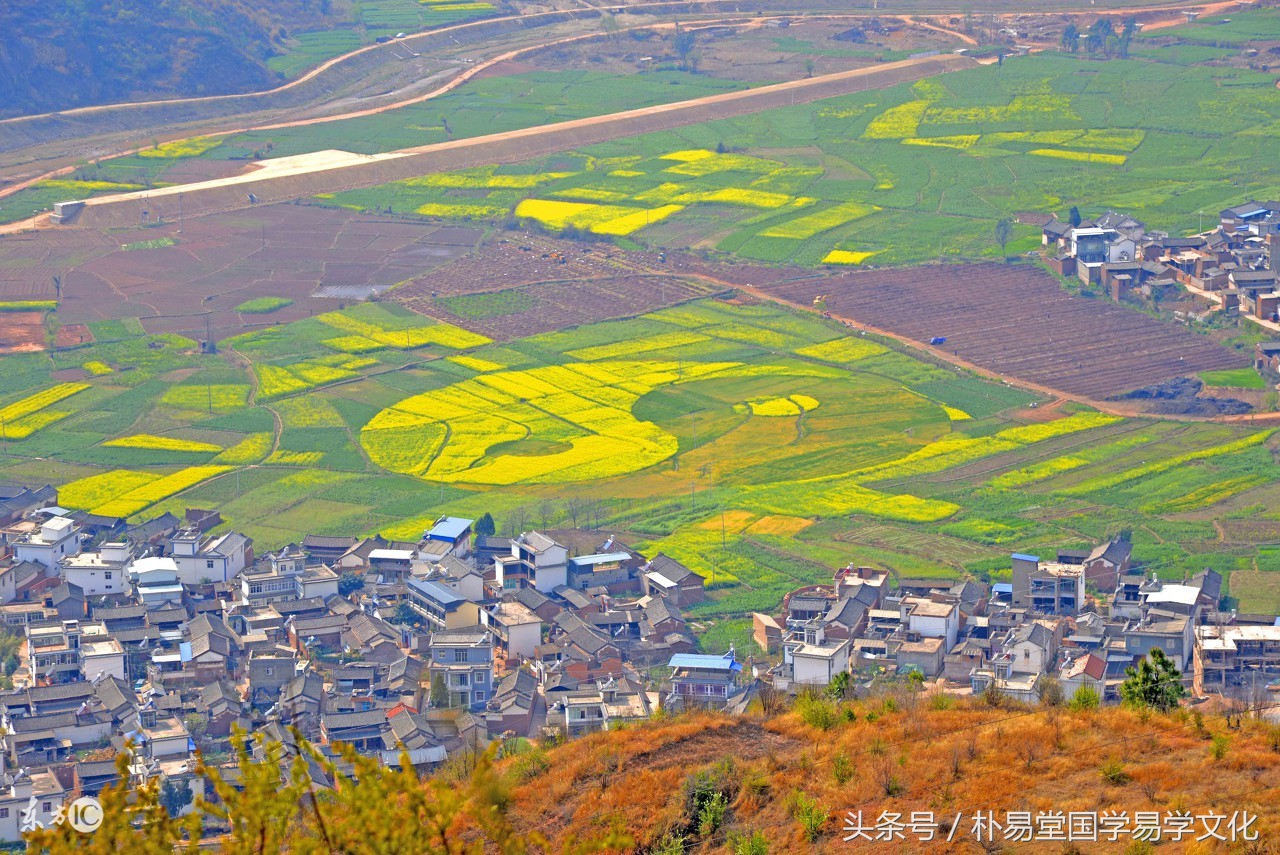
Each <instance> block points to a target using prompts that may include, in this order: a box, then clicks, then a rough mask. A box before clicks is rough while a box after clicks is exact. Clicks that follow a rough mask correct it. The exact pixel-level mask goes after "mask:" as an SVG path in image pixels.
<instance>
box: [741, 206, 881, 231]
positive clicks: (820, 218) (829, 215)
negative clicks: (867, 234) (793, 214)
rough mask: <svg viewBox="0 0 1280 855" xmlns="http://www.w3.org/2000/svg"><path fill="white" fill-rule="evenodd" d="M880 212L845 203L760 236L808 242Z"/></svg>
mask: <svg viewBox="0 0 1280 855" xmlns="http://www.w3.org/2000/svg"><path fill="white" fill-rule="evenodd" d="M878 210H880V209H879V208H877V207H876V206H875V205H866V204H863V203H862V202H843V203H841V204H839V205H835V206H833V207H830V208H827V209H826V210H825V211H817V212H815V213H812V214H808V215H807V216H804V217H797V218H796V219H794V220H791V221H789V222H786V223H779V224H778V225H776V226H771V227H769V228H767V229H765V230H764V231H762V232H760V236H761V237H779V238H792V239H793V240H806V239H808V238H811V237H813V236H814V235H816V234H819V233H821V232H825V231H827V230H829V229H834V228H835V227H836V226H842V225H844V224H845V223H851V222H853V221H854V220H857V219H860V218H862V217H866V216H868V215H870V214H874V213H875V212H876V211H878Z"/></svg>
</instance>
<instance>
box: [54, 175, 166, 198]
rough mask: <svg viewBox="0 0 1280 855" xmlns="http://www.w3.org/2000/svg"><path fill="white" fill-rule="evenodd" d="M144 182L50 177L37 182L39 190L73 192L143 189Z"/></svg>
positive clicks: (120, 191) (117, 191)
mask: <svg viewBox="0 0 1280 855" xmlns="http://www.w3.org/2000/svg"><path fill="white" fill-rule="evenodd" d="M143 187H144V185H142V184H125V183H123V182H120V181H75V180H71V179H58V178H50V179H48V180H47V181H41V182H39V183H38V184H36V189H39V190H65V191H66V192H68V193H72V194H80V193H84V194H89V193H128V192H130V191H133V190H141V189H143Z"/></svg>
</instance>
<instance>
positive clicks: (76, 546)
mask: <svg viewBox="0 0 1280 855" xmlns="http://www.w3.org/2000/svg"><path fill="white" fill-rule="evenodd" d="M78 554H80V527H79V526H77V525H76V524H75V523H74V522H72V521H71V520H69V519H67V518H66V517H50V518H48V519H47V520H45V521H44V522H42V523H41V524H40V528H38V529H36V530H35V531H33V532H31V533H29V534H26V535H23V536H22V537H19V538H18V539H17V540H15V541H14V542H13V555H14V558H15V559H16V560H17V561H19V562H22V561H30V562H33V563H35V564H42V565H44V566H45V568H47V569H49V570H56V569H58V562H59V561H61V560H62V559H64V558H66V557H68V556H70V555H78Z"/></svg>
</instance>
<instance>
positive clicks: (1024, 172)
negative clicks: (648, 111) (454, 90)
mask: <svg viewBox="0 0 1280 855" xmlns="http://www.w3.org/2000/svg"><path fill="white" fill-rule="evenodd" d="M1156 91H1158V92H1160V93H1161V95H1160V97H1151V93H1152V92H1156ZM1174 105H1191V106H1188V107H1187V108H1186V109H1185V110H1184V109H1182V107H1181V106H1176V107H1175V106H1174ZM1278 122H1280V91H1278V90H1277V89H1276V88H1275V86H1274V80H1273V79H1272V77H1271V76H1270V75H1268V74H1265V73H1261V72H1256V71H1251V70H1247V69H1239V68H1228V67H1213V68H1209V67H1199V66H1190V65H1188V66H1174V65H1168V64H1164V63H1152V62H1144V61H1136V60H1130V61H1126V60H1115V61H1110V62H1107V63H1105V64H1099V63H1096V62H1092V61H1088V60H1082V59H1080V58H1078V57H1072V56H1069V55H1064V54H1056V53H1049V52H1047V53H1044V54H1040V55H1035V56H1031V57H1025V58H1017V59H1012V60H1009V61H1006V62H1005V63H1003V65H1001V66H999V67H997V66H987V67H982V68H976V69H973V70H969V71H960V72H955V73H950V74H946V75H942V76H939V77H936V78H930V79H926V80H922V81H919V82H916V83H914V84H905V83H904V84H899V85H897V86H894V87H891V88H888V89H885V90H877V91H869V92H865V93H857V94H854V95H849V96H844V97H840V98H832V99H828V100H824V101H821V102H817V103H815V104H806V105H796V106H793V107H785V108H778V109H772V110H767V111H763V112H760V113H757V114H753V115H751V116H746V117H741V118H736V119H726V120H720V121H714V122H708V123H706V124H703V125H697V126H693V127H688V128H681V129H679V130H675V131H668V132H661V133H652V134H646V135H643V136H636V137H631V138H627V139H620V140H616V141H613V142H609V143H603V144H599V145H594V146H591V147H589V148H585V149H583V150H581V151H579V152H574V153H570V154H564V155H556V156H554V157H551V158H545V159H542V160H537V161H533V162H530V163H525V164H515V165H509V166H502V167H498V168H496V169H495V168H486V169H482V170H470V171H467V172H459V173H454V174H451V175H438V176H429V177H426V178H423V179H413V180H411V181H407V182H398V183H394V184H388V185H384V186H382V187H375V188H368V189H363V190H358V191H350V192H347V193H338V194H336V195H335V196H334V197H333V198H330V199H326V200H324V201H325V203H326V204H334V205H346V206H350V207H355V208H358V209H361V210H369V211H372V210H393V211H395V212H397V213H401V214H414V213H417V214H419V215H421V216H431V217H445V218H461V219H473V220H475V219H479V220H493V221H497V220H501V219H503V218H505V217H507V216H514V217H517V218H521V219H525V220H528V221H531V222H538V223H540V224H542V226H543V227H546V228H551V229H561V228H574V229H579V230H582V231H587V232H595V233H598V234H601V235H608V236H621V235H630V236H631V237H632V238H633V239H635V240H638V241H644V242H646V243H648V244H650V245H652V246H665V247H668V248H677V247H691V246H696V247H699V248H708V247H714V248H716V249H719V250H722V251H726V252H730V253H733V254H735V255H737V256H740V257H744V258H752V259H758V260H762V261H768V262H773V263H777V262H792V263H797V264H801V265H807V266H817V265H819V264H824V263H825V264H831V265H844V266H858V265H865V264H876V265H881V264H901V263H906V262H919V261H921V260H926V259H937V258H939V257H954V256H960V257H967V258H976V257H981V256H995V255H998V254H999V253H1000V251H1001V248H1000V247H999V246H998V245H997V244H996V243H995V241H994V239H993V228H992V227H993V226H994V224H995V222H996V220H998V219H999V218H1001V217H1008V216H1010V215H1011V214H1012V213H1013V212H1016V211H1037V210H1041V211H1063V210H1065V209H1066V208H1067V207H1070V206H1071V205H1078V206H1080V207H1082V208H1085V209H1098V210H1101V209H1104V208H1108V207H1115V208H1117V209H1123V210H1125V211H1127V212H1131V213H1133V214H1134V215H1136V216H1138V217H1140V218H1142V219H1144V220H1145V221H1147V222H1151V223H1159V224H1160V227H1161V228H1165V229H1170V230H1178V229H1183V228H1191V227H1193V226H1195V225H1196V223H1197V220H1196V217H1195V213H1194V212H1195V211H1196V210H1217V209H1220V208H1222V207H1225V206H1227V205H1230V204H1233V203H1235V202H1237V201H1238V200H1239V199H1243V198H1246V197H1248V196H1249V195H1250V194H1253V195H1257V196H1258V197H1259V198H1262V197H1269V195H1273V191H1274V189H1275V186H1276V167H1275V163H1276V162H1277V160H1276V157H1275V154H1276V151H1275V143H1274V139H1275V135H1274V134H1273V133H1271V132H1270V129H1273V128H1274V127H1275V126H1276V124H1277V123H1278ZM1193 161H1194V162H1195V163H1196V164H1197V168H1196V170H1195V174H1194V175H1188V174H1186V172H1185V170H1181V169H1180V168H1179V167H1178V166H1177V164H1180V163H1185V162H1193ZM1241 181H1242V182H1243V183H1240V182H1241ZM1064 188H1069V190H1068V189H1064ZM1153 188H1160V189H1153ZM1037 245H1038V240H1037V235H1036V234H1035V232H1034V230H1033V229H1030V228H1028V227H1022V226H1015V230H1014V240H1013V241H1012V242H1011V243H1010V244H1009V246H1008V247H1007V248H1006V249H1008V251H1010V252H1022V251H1024V250H1027V249H1031V248H1033V247H1035V246H1037Z"/></svg>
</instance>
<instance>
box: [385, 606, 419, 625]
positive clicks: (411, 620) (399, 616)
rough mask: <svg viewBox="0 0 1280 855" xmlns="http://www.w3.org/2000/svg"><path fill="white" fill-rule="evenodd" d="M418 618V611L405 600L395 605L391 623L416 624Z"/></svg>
mask: <svg viewBox="0 0 1280 855" xmlns="http://www.w3.org/2000/svg"><path fill="white" fill-rule="evenodd" d="M419 620H420V618H419V616H418V613H417V612H415V611H414V610H413V607H412V606H410V605H409V604H408V603H406V602H401V603H400V605H398V606H396V610H395V613H394V614H393V615H392V616H391V622H392V623H405V624H408V625H409V626H417V625H418V621H419Z"/></svg>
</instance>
